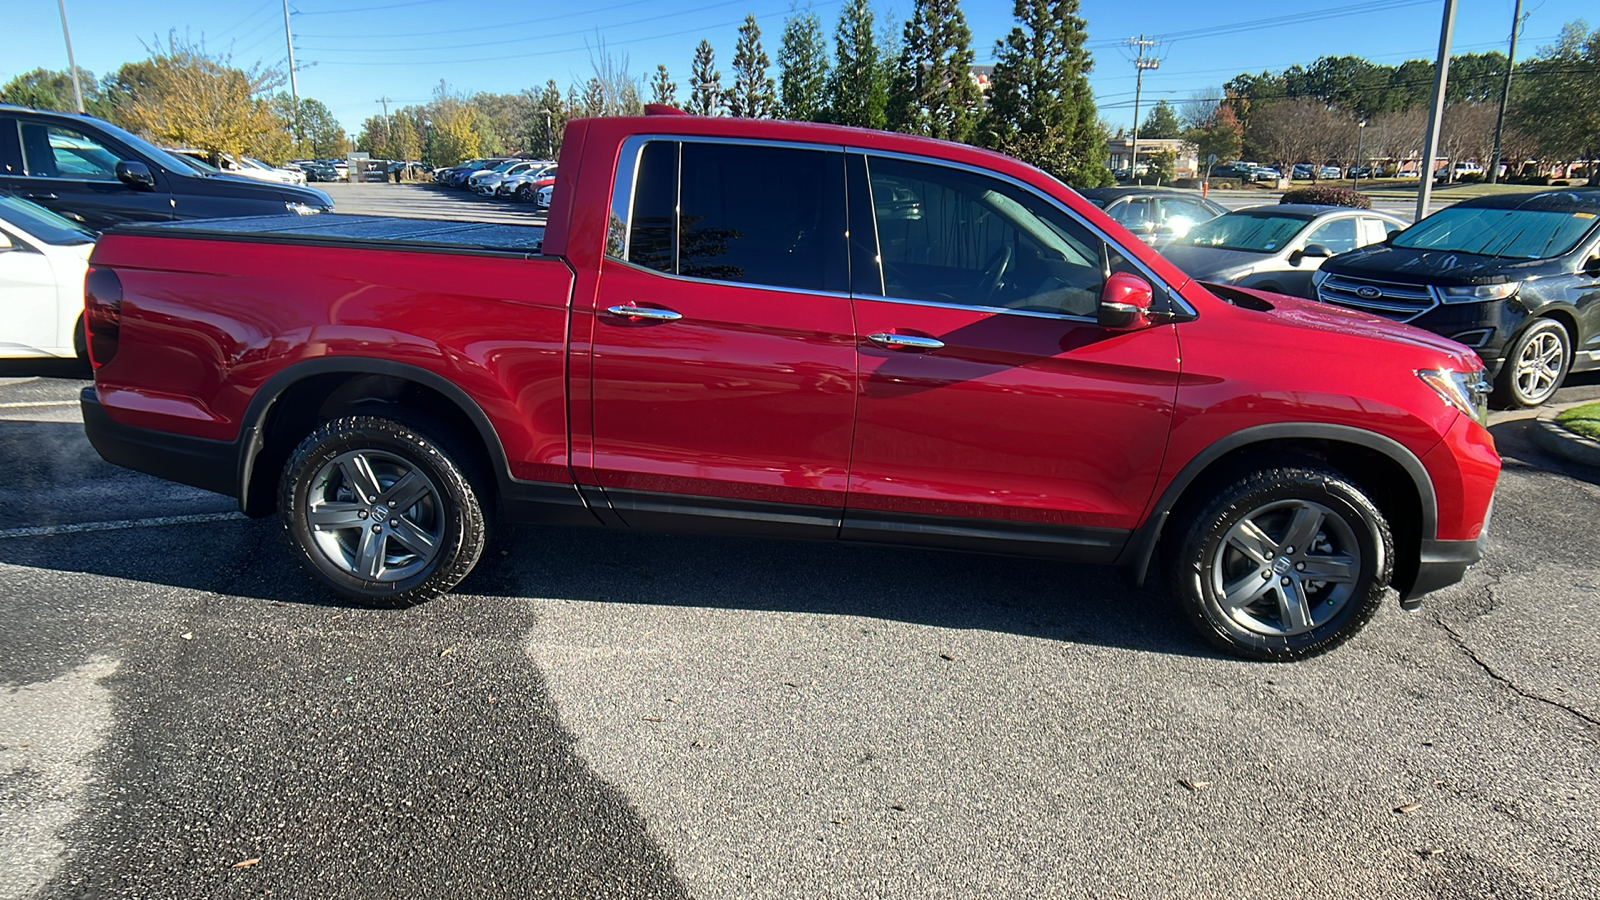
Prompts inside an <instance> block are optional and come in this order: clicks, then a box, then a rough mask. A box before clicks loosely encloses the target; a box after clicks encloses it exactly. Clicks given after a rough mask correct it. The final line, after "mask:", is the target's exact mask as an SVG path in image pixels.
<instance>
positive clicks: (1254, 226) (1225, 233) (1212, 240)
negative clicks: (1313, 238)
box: [1182, 209, 1310, 253]
mask: <svg viewBox="0 0 1600 900" xmlns="http://www.w3.org/2000/svg"><path fill="white" fill-rule="evenodd" d="M1308 221H1310V220H1309V219H1303V218H1300V217H1299V216H1285V215H1279V214H1277V213H1275V212H1273V211H1272V210H1270V209H1268V210H1263V211H1261V212H1255V211H1252V210H1242V211H1239V212H1231V213H1228V214H1227V215H1223V216H1217V217H1216V218H1215V219H1212V220H1211V221H1209V222H1203V223H1201V224H1199V225H1196V226H1195V227H1194V230H1193V231H1190V232H1189V236H1188V237H1187V238H1184V239H1183V241H1182V243H1185V244H1194V245H1195V246H1197V247H1217V248H1220V249H1223V250H1246V251H1249V252H1252V253H1275V252H1277V251H1279V250H1282V249H1283V248H1284V246H1285V245H1287V244H1288V243H1289V242H1290V241H1291V240H1294V236H1295V235H1297V234H1299V233H1300V229H1302V228H1304V227H1306V223H1307V222H1308Z"/></svg>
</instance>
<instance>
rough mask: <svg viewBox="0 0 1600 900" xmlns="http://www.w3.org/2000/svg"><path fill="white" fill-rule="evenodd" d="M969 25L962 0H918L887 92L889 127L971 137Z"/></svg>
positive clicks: (974, 116)
mask: <svg viewBox="0 0 1600 900" xmlns="http://www.w3.org/2000/svg"><path fill="white" fill-rule="evenodd" d="M978 103H979V96H978V85H977V83H976V82H974V81H973V80H972V29H970V28H968V27H967V17H966V16H965V15H964V14H963V13H962V12H961V2H960V0H916V2H915V3H914V4H913V5H912V7H911V18H910V19H909V20H907V22H906V27H905V42H904V44H903V46H902V47H901V50H900V65H899V68H898V69H897V70H896V72H895V79H894V85H893V87H892V88H891V89H890V95H889V114H888V118H889V127H891V128H894V129H895V130H897V131H905V132H910V133H911V134H924V135H927V136H929V137H936V138H942V139H944V140H947V141H969V140H971V139H972V136H973V133H974V131H975V129H976V128H977V122H978Z"/></svg>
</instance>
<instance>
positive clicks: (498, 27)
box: [300, 0, 692, 40]
mask: <svg viewBox="0 0 1600 900" xmlns="http://www.w3.org/2000/svg"><path fill="white" fill-rule="evenodd" d="M657 2H660V0H628V2H626V3H616V4H613V5H611V6H601V7H598V8H596V9H584V10H579V11H578V12H570V13H562V14H561V15H559V16H540V17H539V18H537V19H524V20H522V21H520V22H496V23H494V24H493V25H474V26H472V27H471V28H448V29H443V30H433V31H408V32H405V33H404V34H385V35H377V36H378V37H385V38H408V37H437V36H438V35H441V34H468V33H470V32H474V31H503V30H505V29H508V28H521V27H522V26H524V25H543V24H545V23H547V22H559V21H561V20H562V19H571V18H573V17H575V16H592V15H598V14H599V13H605V12H611V11H612V10H617V9H625V8H627V7H630V6H639V5H640V4H643V3H657ZM691 11H692V10H691ZM680 12H682V11H681V10H680ZM300 36H301V37H303V38H311V39H312V40H322V39H331V40H341V39H344V38H347V37H349V35H347V34H312V33H310V32H304V31H303V32H301V33H300Z"/></svg>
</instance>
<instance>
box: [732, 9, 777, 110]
mask: <svg viewBox="0 0 1600 900" xmlns="http://www.w3.org/2000/svg"><path fill="white" fill-rule="evenodd" d="M769 65H771V61H770V60H768V59H767V51H766V50H763V49H762V47H761V26H759V25H757V24H756V17H755V16H754V15H753V14H752V15H747V16H745V17H744V24H743V25H740V26H739V43H738V44H736V45H735V47H734V51H733V86H732V87H730V88H728V89H727V91H725V92H724V93H723V98H724V100H725V102H726V103H727V106H728V115H730V116H739V117H741V118H745V119H767V118H771V116H772V113H773V111H774V110H773V107H774V106H775V105H776V104H777V97H776V95H775V88H774V86H773V84H772V79H771V78H768V77H767V66H769Z"/></svg>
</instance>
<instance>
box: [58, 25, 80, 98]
mask: <svg viewBox="0 0 1600 900" xmlns="http://www.w3.org/2000/svg"><path fill="white" fill-rule="evenodd" d="M56 6H57V7H58V8H60V10H61V36H62V37H63V38H65V39H66V41H67V68H68V69H71V70H72V98H73V99H74V100H76V101H77V102H78V112H79V113H82V112H83V85H81V84H79V83H78V64H77V62H76V61H74V60H73V58H72V34H71V32H69V31H67V0H56Z"/></svg>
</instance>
